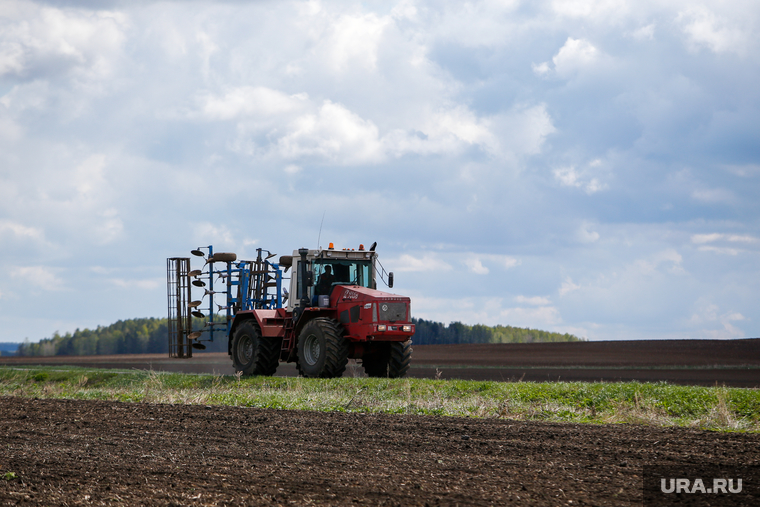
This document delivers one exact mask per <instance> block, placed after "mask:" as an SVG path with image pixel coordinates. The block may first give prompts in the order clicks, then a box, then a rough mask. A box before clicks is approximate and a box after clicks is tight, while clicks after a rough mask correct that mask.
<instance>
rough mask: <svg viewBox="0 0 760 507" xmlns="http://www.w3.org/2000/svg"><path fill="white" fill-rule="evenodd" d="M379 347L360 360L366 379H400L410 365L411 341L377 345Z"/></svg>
mask: <svg viewBox="0 0 760 507" xmlns="http://www.w3.org/2000/svg"><path fill="white" fill-rule="evenodd" d="M377 345H379V347H378V348H377V349H376V350H375V351H373V352H371V353H369V354H367V355H365V356H364V357H363V358H362V366H363V367H364V373H366V374H367V376H368V377H383V378H386V377H387V378H401V377H403V376H405V375H406V373H407V372H408V371H409V366H410V365H411V363H412V340H407V341H405V342H391V343H383V344H377Z"/></svg>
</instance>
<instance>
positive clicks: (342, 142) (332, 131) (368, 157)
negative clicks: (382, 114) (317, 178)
mask: <svg viewBox="0 0 760 507" xmlns="http://www.w3.org/2000/svg"><path fill="white" fill-rule="evenodd" d="M277 151H278V152H279V154H280V155H281V156H282V157H283V158H285V159H300V158H304V157H317V158H319V159H325V160H328V161H332V162H337V163H341V164H355V163H368V162H369V163H372V162H379V161H381V160H382V159H383V155H384V154H383V151H382V145H381V143H380V139H379V132H378V128H377V126H376V125H375V124H374V123H372V122H371V121H368V120H364V119H362V118H361V117H359V116H358V115H356V114H354V113H352V112H351V111H349V110H348V109H346V108H345V107H344V106H342V105H340V104H334V103H332V102H330V101H329V100H328V101H325V103H324V104H323V105H322V107H320V108H319V111H318V112H317V113H316V114H307V115H304V116H300V117H298V118H296V119H295V120H294V121H293V122H292V123H291V124H290V125H289V132H288V133H287V134H286V135H284V136H283V137H281V138H280V139H279V140H278V142H277Z"/></svg>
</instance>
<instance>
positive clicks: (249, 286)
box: [166, 245, 283, 358]
mask: <svg viewBox="0 0 760 507" xmlns="http://www.w3.org/2000/svg"><path fill="white" fill-rule="evenodd" d="M204 250H206V251H207V252H208V255H207V254H206V252H204ZM191 253H192V254H193V255H195V256H198V257H203V258H204V259H205V261H206V262H205V263H204V265H203V267H202V268H201V269H195V270H191V269H190V258H188V257H174V258H170V259H167V276H166V281H167V295H168V303H169V326H168V329H169V356H170V357H180V358H185V357H192V355H193V354H192V349H193V348H195V349H205V348H206V346H205V345H204V343H203V342H213V341H214V334H215V333H217V334H218V333H224V336H225V337H227V338H228V339H229V338H230V332H231V329H232V320H233V318H234V316H235V314H236V313H237V312H238V311H240V310H259V309H265V310H274V309H277V308H281V307H282V295H283V291H282V270H281V269H280V267H279V266H278V264H276V263H273V262H269V259H271V258H272V257H274V256H275V254H272V253H270V252H268V251H266V250H263V249H261V248H259V249H257V254H258V255H257V258H256V260H255V261H245V260H237V256H236V255H235V254H234V253H216V254H215V253H214V247H213V246H212V245H209V246H206V247H198V248H197V249H195V250H193V251H192V252H191ZM265 253H266V257H264V254H265ZM220 265H221V266H223V267H221V268H220V267H219V266H220ZM215 282H216V285H217V287H219V286H220V285H221V286H223V287H224V290H214V283H215ZM192 287H195V288H196V290H197V289H202V290H203V291H204V292H203V296H202V297H201V298H200V299H198V300H193V299H192V298H191V293H192ZM217 294H219V295H221V294H224V295H225V296H226V297H225V302H224V304H223V305H222V304H218V303H217V301H218V300H217V299H216V297H217ZM206 296H208V302H207V303H206V304H204V302H203V300H204V299H205V298H206ZM202 306H203V309H202V308H201V307H202ZM204 309H205V312H206V313H204ZM222 310H224V312H222ZM191 317H195V318H196V319H204V320H205V322H203V324H202V325H200V326H193V325H192V319H191ZM206 319H207V320H206ZM194 328H195V329H194Z"/></svg>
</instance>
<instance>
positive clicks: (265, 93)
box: [200, 86, 309, 120]
mask: <svg viewBox="0 0 760 507" xmlns="http://www.w3.org/2000/svg"><path fill="white" fill-rule="evenodd" d="M308 98H309V96H308V95H307V94H306V93H298V94H294V95H287V94H285V93H282V92H280V91H278V90H272V89H270V88H266V87H263V86H256V87H254V86H241V87H238V88H235V89H233V90H230V91H229V92H227V93H225V94H224V95H223V96H215V95H210V94H206V95H204V96H202V97H201V98H200V102H201V104H202V105H201V111H202V113H203V114H204V115H205V116H206V117H208V118H210V119H213V120H231V119H235V118H240V117H250V116H253V117H264V118H266V117H270V116H274V115H278V114H283V113H290V112H294V111H302V110H304V108H305V106H306V105H308V103H307V101H308ZM262 119H263V118H262Z"/></svg>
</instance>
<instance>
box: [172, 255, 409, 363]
mask: <svg viewBox="0 0 760 507" xmlns="http://www.w3.org/2000/svg"><path fill="white" fill-rule="evenodd" d="M375 246H376V244H373V245H372V247H371V248H369V249H368V250H365V249H364V247H363V246H360V247H359V249H358V250H353V249H351V250H348V249H343V250H336V249H335V248H333V245H332V243H331V244H330V247H329V248H328V249H325V250H322V249H320V250H308V249H306V248H301V249H299V250H296V251H294V252H293V255H292V256H290V255H288V256H282V257H280V259H279V260H280V262H279V263H270V262H269V258H271V257H273V256H274V255H273V254H269V256H268V257H266V258H263V256H262V250H261V249H259V250H258V252H259V255H258V259H257V260H256V261H252V262H251V261H237V260H236V257H235V255H234V254H216V255H213V249H212V247H210V246H209V247H204V248H208V249H209V254H208V258H207V260H206V266H210V267H209V268H208V271H203V270H200V271H199V270H196V271H189V275H190V276H191V277H193V276H194V277H195V278H198V280H195V281H193V282H192V284H193V285H196V286H198V287H205V286H206V283H205V282H204V281H203V280H207V281H209V283H210V285H211V287H210V289H211V290H209V289H205V292H206V295H210V296H211V300H212V301H213V295H214V293H215V292H214V291H213V276H214V275H218V276H219V277H220V278H222V279H223V280H224V282H225V285H226V288H227V291H226V293H227V305H226V306H221V305H217V306H218V307H219V310H221V309H226V310H227V318H226V320H224V321H222V322H213V306H212V305H211V304H210V305H209V313H210V314H211V315H209V317H210V320H209V322H207V323H206V326H207V328H206V329H208V330H210V336H211V338H210V339H211V340H213V332H214V326H215V325H225V327H226V334H227V338H228V352H229V354H230V355H231V356H232V362H233V365H234V367H235V370H236V371H238V372H242V374H243V375H273V374H274V373H275V371H276V370H277V366H278V365H279V362H280V361H285V362H295V363H296V367H297V368H298V372H299V373H300V374H301V375H303V376H304V377H322V378H329V377H340V376H341V375H342V374H343V372H344V371H345V369H346V364H347V362H348V359H349V358H356V359H361V364H362V366H363V367H364V371H365V372H366V374H367V375H368V376H370V377H392V378H397V377H403V376H404V375H406V373H407V371H408V370H409V366H410V363H411V358H412V341H411V337H412V335H414V324H412V321H411V319H412V317H411V309H410V303H411V301H410V299H409V298H408V297H404V296H398V295H395V294H390V293H388V292H382V291H379V290H377V283H376V278H377V277H378V268H379V269H380V275H381V276H380V277H381V278H382V275H383V274H385V271H384V270H383V269H382V266H379V262H378V261H377V254H376V252H375ZM200 250H201V249H200V248H199V249H197V250H194V251H193V253H194V254H195V255H199V254H200V255H204V256H205V254H204V253H203V252H201V251H200ZM267 253H268V252H267ZM172 260H174V259H170V261H172ZM220 262H224V263H226V269H220V270H216V269H215V268H214V266H215V265H216V264H218V263H220ZM188 269H189V267H188ZM204 269H205V266H204ZM288 271H290V272H291V277H290V291H289V293H288V291H287V290H284V288H283V287H282V284H281V282H282V279H283V273H287V272H288ZM175 278H176V277H175ZM387 284H388V287H389V288H392V287H393V273H388V274H387ZM169 292H170V321H171V316H172V315H171V313H172V310H171V309H172V306H171V305H172V303H171V301H172V295H171V294H172V290H171V287H170V291H169ZM218 292H220V293H221V292H222V291H218ZM177 293H179V289H178V290H177ZM188 299H189V296H188ZM199 303H200V302H198V301H193V302H189V303H188V306H191V307H192V308H193V311H192V312H191V313H192V315H195V316H196V317H206V316H205V315H204V314H202V313H201V312H199V311H198V309H197V307H198V306H199ZM283 304H284V305H285V306H283ZM192 305H195V306H192ZM176 306H178V307H179V306H181V304H177V305H176ZM170 324H171V322H170ZM180 327H181V326H180ZM217 332H218V331H217ZM180 334H181V333H180ZM187 336H188V338H189V340H190V341H191V342H192V346H193V347H196V348H203V345H202V343H200V340H199V338H200V333H198V332H195V333H193V332H190V333H187ZM171 340H172V337H171V325H170V344H171ZM175 341H176V339H175ZM180 341H181V340H180ZM188 350H190V349H189V347H188ZM170 352H171V351H170ZM181 357H183V356H181Z"/></svg>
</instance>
